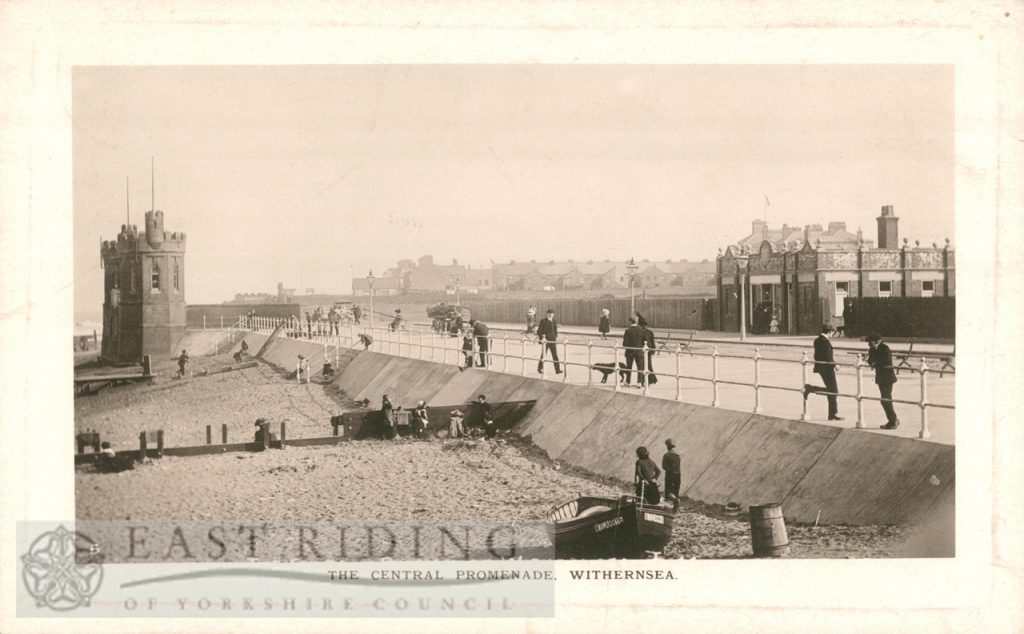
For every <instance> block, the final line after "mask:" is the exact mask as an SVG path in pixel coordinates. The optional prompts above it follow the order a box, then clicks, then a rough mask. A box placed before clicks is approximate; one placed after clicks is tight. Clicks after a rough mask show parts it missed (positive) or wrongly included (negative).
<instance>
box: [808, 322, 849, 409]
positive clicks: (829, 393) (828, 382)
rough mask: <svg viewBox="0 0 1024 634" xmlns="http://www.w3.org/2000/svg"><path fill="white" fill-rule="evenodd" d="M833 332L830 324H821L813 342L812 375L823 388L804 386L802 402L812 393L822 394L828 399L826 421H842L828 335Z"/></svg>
mask: <svg viewBox="0 0 1024 634" xmlns="http://www.w3.org/2000/svg"><path fill="white" fill-rule="evenodd" d="M834 332H835V328H833V327H832V324H823V325H822V326H821V334H820V335H818V336H817V338H816V339H815V340H814V373H815V374H817V375H818V376H820V377H821V382H822V383H824V384H825V387H824V388H820V387H817V386H815V385H808V384H805V385H804V400H807V396H808V395H810V394H812V393H821V394H824V395H825V397H826V398H827V399H828V419H829V420H843V418H842V417H841V416H840V415H839V396H838V394H839V383H837V382H836V364H835V356H834V354H833V351H832V342H831V341H829V339H828V338H829V335H831V334H833V333H834Z"/></svg>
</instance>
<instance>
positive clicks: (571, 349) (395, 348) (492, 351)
mask: <svg viewBox="0 0 1024 634" xmlns="http://www.w3.org/2000/svg"><path fill="white" fill-rule="evenodd" d="M239 325H241V326H243V327H245V328H248V329H251V330H255V331H257V332H261V333H270V332H273V330H274V329H276V328H277V327H278V326H282V327H283V332H282V333H281V335H280V336H285V337H292V338H297V339H303V340H311V341H318V342H320V343H322V344H323V345H324V352H325V357H326V355H327V354H328V353H327V346H334V348H335V363H336V364H337V362H338V361H339V358H340V353H339V350H340V349H341V348H357V349H361V348H363V345H362V343H361V341H360V338H359V336H360V335H368V336H370V337H372V340H373V341H372V344H371V346H370V347H371V349H373V350H374V351H376V352H382V353H385V354H391V355H396V356H402V357H409V358H414V359H423V360H427V361H433V362H438V363H445V364H452V365H460V366H461V365H466V364H467V361H466V354H467V353H471V354H472V358H473V361H472V365H473V367H481V366H480V355H481V352H480V345H479V341H478V340H479V339H481V338H480V337H475V338H474V339H475V341H474V346H473V349H472V350H469V351H464V350H463V349H462V343H463V338H462V336H461V335H459V336H454V335H452V334H450V333H447V332H436V331H434V330H433V329H431V328H423V327H418V326H415V325H413V326H409V325H408V322H404V325H403V326H402V327H400V328H398V329H395V330H392V329H390V328H373V329H372V330H371V329H370V328H368V327H363V326H356V325H354V324H351V323H349V324H344V323H343V324H335V325H334V327H333V328H332V324H330V323H329V322H327V321H322V322H305V323H304V322H303V321H302V320H299V319H295V318H292V319H281V318H273V317H261V316H255V317H243V318H242V319H240V320H239ZM486 339H487V344H488V345H487V352H485V353H483V354H484V361H485V364H484V366H485V367H486V369H488V370H491V371H496V372H504V373H518V374H521V375H522V376H526V374H527V367H528V365H527V364H528V363H534V362H536V363H537V364H538V370H539V372H538V374H539V375H540V376H541V378H544V379H550V378H553V379H555V380H558V381H561V382H563V383H565V382H568V381H569V368H571V367H577V368H586V369H587V370H588V372H587V378H586V381H585V384H586V385H594V381H593V378H594V374H593V373H594V371H595V370H598V366H597V365H596V364H597V363H600V362H599V361H596V359H595V355H600V356H601V357H602V359H603V361H604V363H609V362H610V363H611V364H612V365H611V367H610V368H608V367H605V368H603V369H602V371H606V372H609V373H610V375H611V377H613V378H614V381H613V383H612V389H614V390H615V391H621V390H622V389H624V387H627V384H626V383H624V382H623V381H622V380H621V378H622V377H621V375H620V372H621V373H625V372H626V369H625V368H624V367H623V368H619V367H618V365H617V364H618V363H620V362H621V361H622V360H623V358H624V354H625V351H626V350H636V351H638V352H640V353H641V355H642V358H643V359H644V360H645V361H646V360H648V359H650V358H651V357H650V355H649V353H650V352H652V351H651V350H650V349H648V348H647V346H646V345H645V346H644V347H643V348H626V347H624V346H621V345H619V344H618V343H616V342H614V341H611V342H610V343H611V345H598V346H595V345H594V342H593V341H592V340H591V339H589V338H588V339H587V340H586V341H585V342H580V341H572V340H570V339H568V338H565V337H563V338H560V339H559V340H558V341H557V342H555V344H556V346H555V347H556V349H558V350H559V352H560V353H561V358H560V359H559V361H558V365H559V369H561V370H562V371H561V372H560V373H557V374H556V375H555V376H554V377H551V376H550V375H549V373H548V371H549V369H551V368H552V367H553V366H554V363H555V362H554V360H553V359H551V358H550V355H549V354H548V353H547V346H546V345H543V346H541V344H540V342H539V341H538V340H537V339H536V338H534V337H532V336H531V337H530V338H527V337H526V336H525V335H522V334H520V336H518V337H515V336H513V337H509V335H508V332H504V333H503V335H502V336H501V337H492V336H489V335H488V336H487V337H486ZM451 342H454V345H450V343H451ZM510 342H511V343H513V344H516V345H517V346H518V352H516V351H512V352H510V351H509V344H510ZM499 343H500V346H496V345H495V344H499ZM603 343H604V344H607V343H609V342H607V341H606V342H603ZM531 345H532V346H540V347H541V349H542V350H544V354H542V355H540V356H539V358H534V357H533V356H532V355H531V356H528V355H527V352H526V351H527V346H531ZM599 351H600V352H599ZM609 352H610V355H609ZM655 352H656V353H657V354H658V355H659V356H661V358H662V359H664V355H666V354H668V355H670V356H671V357H673V358H674V368H673V372H672V373H665V372H664V371H661V370H658V371H651V370H650V369H649V368H647V367H646V365H645V369H644V370H643V371H640V372H638V371H637V370H636V369H635V368H634V369H633V370H632V371H631V372H630V373H629V374H628V375H627V376H631V375H637V378H638V380H639V383H640V389H641V390H642V391H643V393H644V394H648V393H649V390H650V380H649V379H650V377H651V375H652V374H655V375H656V376H657V377H658V378H659V379H668V380H674V381H675V397H674V398H675V400H684V399H683V388H682V386H683V382H684V381H697V382H701V383H707V384H709V385H710V386H711V402H710V404H711V405H712V406H713V407H720V406H721V400H720V393H719V392H720V387H721V386H740V387H749V388H752V403H751V409H750V411H753V412H757V413H759V412H762V411H763V406H762V393H763V392H764V391H766V390H769V391H780V392H790V393H793V394H795V395H799V396H800V398H801V407H802V410H801V411H802V414H801V418H802V419H803V420H809V418H810V417H809V414H808V410H807V399H806V398H803V392H804V385H805V384H808V383H810V380H809V379H810V368H811V367H812V366H813V364H814V363H815V361H813V360H812V359H810V358H809V356H808V354H807V352H806V351H805V352H803V355H802V358H800V359H785V358H768V357H764V356H762V355H761V352H760V349H759V348H754V351H753V354H752V355H750V354H737V353H723V352H721V351H720V350H719V346H718V345H714V346H713V347H712V349H711V352H710V353H709V352H701V351H697V350H693V349H692V348H691V347H689V346H688V347H686V348H684V347H683V346H681V345H679V344H676V346H675V349H674V350H669V349H665V348H662V349H659V350H656V351H655ZM575 353H580V354H575ZM580 356H585V359H586V361H585V362H581V361H577V360H572V358H571V357H577V358H578V357H580ZM609 356H610V357H611V359H608V358H607V357H609ZM684 356H689V357H704V358H708V359H710V361H711V376H710V377H709V376H699V375H695V374H685V373H684V372H683V364H682V358H683V357H684ZM439 357H440V358H439ZM722 359H731V360H743V361H749V362H750V363H751V370H752V373H753V380H752V381H743V380H733V379H725V378H722V376H721V374H720V372H719V362H720V360H722ZM495 360H500V362H498V363H496V362H495ZM510 360H511V361H512V362H513V363H512V367H510V364H509V361H510ZM764 362H771V363H785V364H799V365H800V366H801V370H802V376H803V381H802V382H801V385H799V386H796V387H792V386H785V385H772V384H766V383H763V382H762V373H763V368H762V364H763V363H764ZM517 365H518V367H516V366H517ZM623 365H624V364H623ZM832 365H835V366H836V368H837V370H838V369H839V368H841V367H847V368H851V369H853V370H854V371H855V373H856V392H855V393H852V394H851V393H845V392H841V391H840V392H837V393H835V395H836V396H837V397H840V398H850V399H854V400H855V401H856V404H857V407H856V409H857V417H856V421H855V426H856V428H857V429H863V428H864V427H865V423H864V402H865V401H875V402H879V403H881V402H882V400H883V399H881V398H879V397H877V396H870V395H869V394H867V393H866V390H867V388H868V386H873V385H874V381H873V379H872V380H870V381H867V382H865V368H868V365H867V364H866V363H864V359H863V357H861V356H858V357H857V361H856V363H855V364H852V363H845V364H844V363H833V364H832ZM902 369H904V370H907V369H908V368H905V367H904V368H902ZM909 370H910V371H911V372H916V373H917V374H918V375H919V377H920V382H919V383H920V386H919V399H918V400H916V401H912V400H904V399H896V398H893V399H891V400H889V402H891V403H893V404H905V405H913V406H916V407H918V408H919V410H920V416H921V428H920V431H919V433H918V437H919V438H930V437H931V430H930V429H929V425H928V410H929V409H932V408H938V409H946V410H953V409H955V406H953V405H951V404H945V403H933V402H930V401H929V400H928V377H929V374H932V373H935V372H937V370H933V369H931V368H929V367H928V364H927V361H926V358H925V357H921V358H920V365H919V367H916V368H915V367H912V368H909ZM942 372H943V373H945V374H955V371H953V370H948V369H946V370H944V371H942ZM641 377H642V379H641ZM580 383H581V384H584V383H583V382H582V381H581V382H580ZM816 394H819V395H829V393H826V392H822V391H818V392H816Z"/></svg>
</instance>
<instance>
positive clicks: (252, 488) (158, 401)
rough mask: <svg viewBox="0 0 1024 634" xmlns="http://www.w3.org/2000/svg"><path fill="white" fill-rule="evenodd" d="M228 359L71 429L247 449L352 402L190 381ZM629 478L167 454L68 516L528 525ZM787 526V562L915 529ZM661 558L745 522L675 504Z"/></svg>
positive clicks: (424, 461) (510, 458)
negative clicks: (253, 441) (208, 435)
mask: <svg viewBox="0 0 1024 634" xmlns="http://www.w3.org/2000/svg"><path fill="white" fill-rule="evenodd" d="M229 360H230V359H229V358H227V357H226V355H221V356H219V357H204V358H199V359H197V360H196V361H195V362H194V364H193V371H194V372H195V374H196V375H194V376H192V377H191V378H186V379H172V378H169V375H170V374H171V372H172V371H173V369H174V368H173V364H170V365H168V363H169V362H163V363H161V365H160V367H159V368H158V370H159V371H160V372H161V377H160V378H159V379H158V380H157V381H156V382H155V383H154V384H152V385H134V386H124V387H116V388H110V389H108V390H105V391H104V392H102V393H101V394H99V395H96V396H92V397H83V398H79V399H76V402H75V410H76V420H75V427H76V429H77V430H79V431H81V430H85V429H93V430H97V431H99V432H100V434H101V437H102V438H103V439H107V440H110V441H111V442H112V443H113V444H114V446H115V448H117V447H122V448H135V447H136V446H137V442H138V441H137V438H138V433H139V431H141V430H153V429H163V430H164V433H165V443H166V445H167V446H181V445H196V444H203V443H204V442H205V427H206V425H208V424H211V425H214V429H215V435H217V434H219V429H220V425H221V424H222V423H223V424H227V425H228V429H229V441H231V442H238V441H241V440H248V439H250V438H251V435H252V431H253V427H252V426H253V421H255V419H256V418H258V417H264V418H268V419H269V420H271V421H272V422H274V423H275V424H276V423H277V422H279V421H281V420H287V421H288V430H289V437H292V438H298V437H316V436H327V435H330V425H329V419H330V416H332V415H334V414H338V413H341V412H342V411H345V409H346V408H347V407H348V406H350V405H351V404H349V403H347V402H346V397H345V395H344V394H340V393H333V394H330V393H328V391H327V389H329V388H327V389H325V387H324V386H322V385H319V384H316V383H310V384H301V385H299V384H296V383H295V382H294V381H290V380H288V378H287V375H286V374H285V373H284V372H282V371H280V370H277V369H275V368H273V367H271V366H269V365H266V364H263V363H260V364H259V365H258V366H257V367H254V368H248V369H244V370H239V371H234V372H228V373H224V374H209V375H207V376H199V373H201V371H202V370H203V369H206V370H207V371H211V372H212V371H214V370H216V369H218V368H220V367H224V366H225V365H226V364H227V363H228V362H229ZM631 475H632V474H629V473H624V474H622V481H611V480H607V479H602V478H597V477H594V476H593V475H591V474H587V473H583V472H581V471H578V470H576V469H573V468H571V467H568V466H564V465H561V464H558V463H556V462H553V461H551V460H548V459H547V457H546V456H545V455H543V454H542V453H541V452H539V451H538V450H536V449H535V448H532V447H531V446H529V445H526V444H525V443H524V442H523V441H521V440H519V439H517V438H515V437H514V436H511V435H508V436H505V437H499V438H498V439H497V440H484V439H482V438H479V439H470V440H441V439H436V438H435V439H431V440H427V441H413V440H397V441H376V440H369V441H358V442H355V441H354V442H351V443H343V444H340V445H338V446H335V447H306V448H304V447H289V448H287V449H285V450H270V451H267V452H265V453H228V454H224V455H210V456H200V457H164V458H160V459H155V460H150V461H147V462H146V463H144V464H139V465H138V466H137V467H136V469H135V470H133V471H127V472H122V473H117V474H104V473H96V472H95V470H94V469H93V467H92V466H89V465H83V466H80V467H78V468H77V470H76V476H75V482H76V512H77V517H78V519H79V520H96V521H105V520H112V521H130V522H131V523H133V524H134V523H152V524H160V523H165V524H168V523H170V524H174V523H182V524H203V523H214V524H217V523H223V522H227V523H235V524H237V523H240V522H275V523H280V524H289V523H292V524H294V523H306V524H311V525H312V524H317V525H329V524H331V523H332V522H339V521H345V522H355V523H358V522H369V521H374V522H396V523H401V522H412V521H416V522H426V523H444V522H452V521H464V522H485V523H486V522H492V523H494V522H524V523H531V522H532V523H537V522H539V521H541V520H542V519H543V517H544V514H545V512H546V511H547V510H548V509H549V508H550V507H552V506H553V505H555V504H558V503H560V502H564V501H566V500H568V499H571V498H573V497H575V496H576V495H577V494H580V493H583V494H596V495H607V496H614V497H618V496H620V495H623V494H627V493H630V488H629V485H628V484H627V483H626V481H627V480H628V479H630V478H631ZM787 528H788V533H789V537H790V544H791V550H792V556H793V557H839V558H842V557H891V556H894V555H895V554H896V553H898V552H899V551H900V548H901V545H902V544H903V543H904V542H906V541H907V539H908V538H909V537H910V536H911V535H912V534H913V530H912V529H911V528H909V527H892V526H872V527H844V526H818V527H814V526H808V525H800V524H795V523H789V524H788V525H787ZM192 554H195V553H192ZM178 555H180V556H184V554H183V553H182V552H178V553H177V554H176V555H174V556H178ZM664 555H665V556H666V557H669V558H739V557H746V556H749V555H750V528H749V524H748V522H747V518H746V517H745V516H742V515H741V516H727V515H726V514H725V513H724V512H723V509H722V508H720V507H714V506H707V505H703V504H700V503H697V502H691V501H689V500H685V501H684V504H683V506H682V508H681V509H680V513H679V514H678V515H677V518H676V524H675V529H674V535H673V539H672V541H671V542H670V543H669V545H668V547H667V548H666V551H665V553H664ZM230 556H231V555H228V557H230ZM275 556H278V557H280V558H285V559H287V558H288V557H289V556H290V555H288V554H287V553H279V554H278V555H275ZM291 556H294V555H291ZM173 558H174V557H173V556H172V559H173ZM242 558H244V557H242Z"/></svg>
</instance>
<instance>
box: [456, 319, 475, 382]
mask: <svg viewBox="0 0 1024 634" xmlns="http://www.w3.org/2000/svg"><path fill="white" fill-rule="evenodd" d="M462 354H463V356H465V357H466V363H465V365H464V366H463V367H461V368H459V371H460V372H461V371H462V370H465V369H466V368H471V367H473V329H472V328H463V329H462Z"/></svg>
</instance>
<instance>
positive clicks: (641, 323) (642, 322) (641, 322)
mask: <svg viewBox="0 0 1024 634" xmlns="http://www.w3.org/2000/svg"><path fill="white" fill-rule="evenodd" d="M633 316H634V317H636V325H637V326H640V327H641V328H646V327H647V320H646V319H644V316H643V315H641V314H640V311H637V312H635V313H633Z"/></svg>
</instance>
